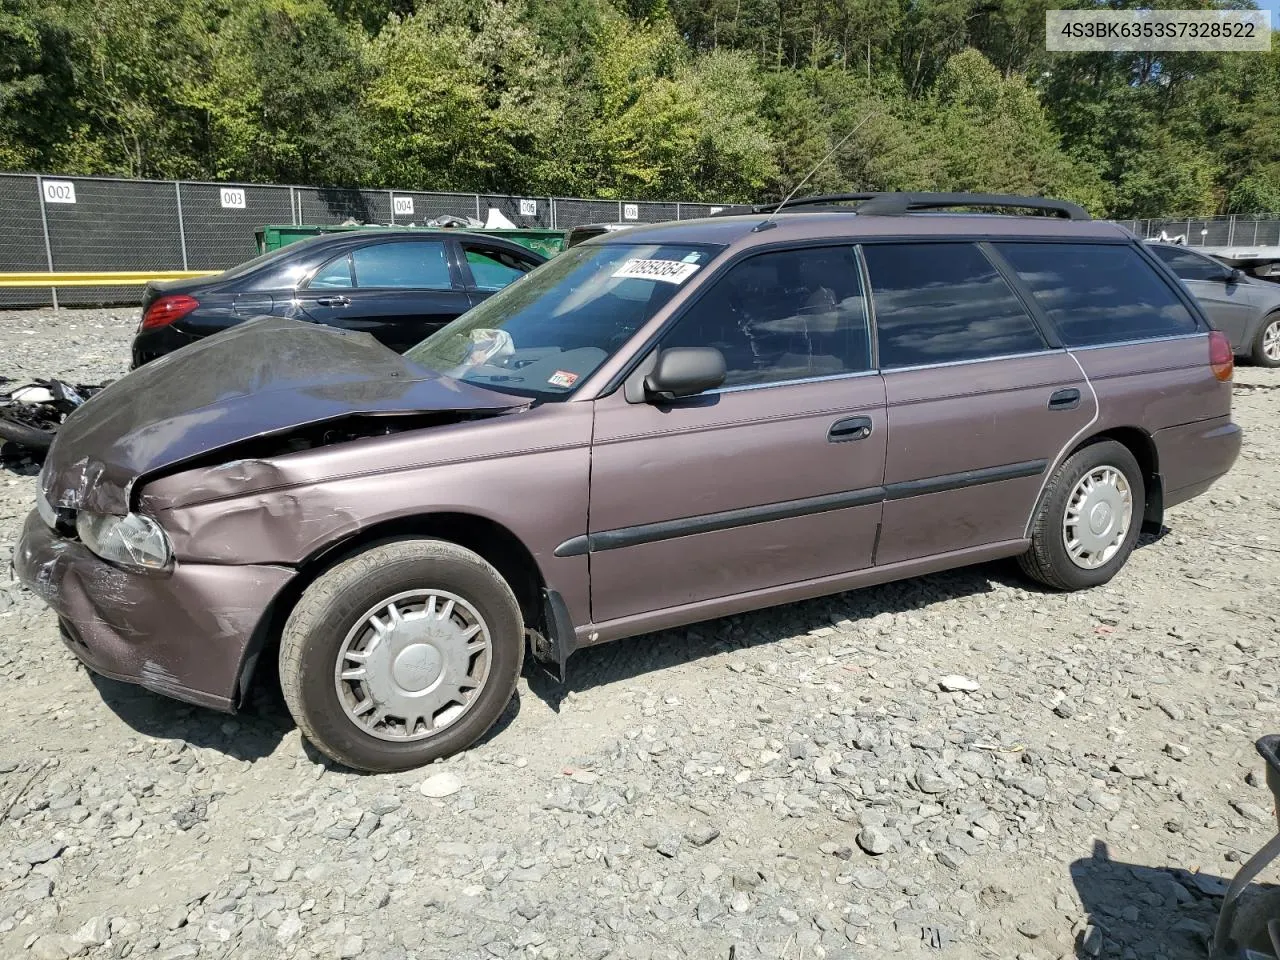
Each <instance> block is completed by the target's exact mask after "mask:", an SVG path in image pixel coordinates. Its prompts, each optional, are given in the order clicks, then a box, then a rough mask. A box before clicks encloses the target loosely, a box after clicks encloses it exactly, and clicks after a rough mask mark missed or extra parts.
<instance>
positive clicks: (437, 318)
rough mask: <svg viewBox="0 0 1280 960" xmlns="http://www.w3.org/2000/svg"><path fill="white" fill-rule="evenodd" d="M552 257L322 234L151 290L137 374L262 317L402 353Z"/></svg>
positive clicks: (425, 236) (386, 236)
mask: <svg viewBox="0 0 1280 960" xmlns="http://www.w3.org/2000/svg"><path fill="white" fill-rule="evenodd" d="M546 259H547V258H546V257H544V256H542V255H541V254H539V253H537V252H535V251H533V250H530V249H528V248H527V247H524V246H521V245H520V244H518V243H515V242H513V241H510V240H503V239H501V238H499V237H491V236H480V235H476V234H467V233H461V232H459V231H456V230H449V231H447V232H446V231H433V230H414V231H406V230H360V231H353V232H348V233H335V234H322V235H320V236H317V237H312V238H308V239H306V240H300V241H298V242H296V243H292V244H290V245H289V246H287V247H283V248H281V249H279V250H275V251H272V252H270V253H266V254H263V255H262V256H260V257H257V258H255V259H253V260H250V261H248V262H247V263H242V264H241V265H240V266H238V267H234V268H233V269H231V270H227V271H224V272H223V273H219V274H217V275H216V276H211V277H202V278H199V279H196V280H168V281H163V282H152V283H149V284H147V286H146V287H145V288H144V290H143V293H142V321H141V323H140V324H139V325H138V332H137V335H136V336H135V337H134V339H133V366H134V367H140V366H142V364H144V363H146V362H148V361H150V360H154V359H155V358H156V357H160V356H164V355H165V354H166V353H170V352H172V351H174V350H176V349H178V348H179V347H183V346H186V345H187V344H190V343H194V342H195V341H197V340H199V339H200V338H202V337H207V336H209V335H210V334H213V333H219V332H220V331H222V330H225V329H227V328H228V327H232V326H235V325H236V324H238V323H243V322H244V321H245V320H248V319H250V318H252V317H257V316H262V315H274V316H280V317H292V318H294V319H297V320H306V321H310V322H312V323H320V324H324V325H325V326H330V327H338V328H340V329H343V330H359V331H364V332H365V333H369V334H372V335H373V337H375V338H376V339H377V340H379V341H380V342H382V343H385V344H386V345H387V346H388V347H390V348H391V349H392V350H396V351H404V350H407V349H408V348H409V347H411V346H413V345H414V344H415V343H417V342H418V341H419V340H421V339H423V338H424V337H426V336H427V335H429V334H431V333H434V332H435V331H436V330H438V329H440V328H441V327H442V326H444V325H445V324H446V323H448V322H449V321H450V320H452V319H453V318H454V317H457V316H459V315H461V314H463V313H466V312H467V311H468V310H470V309H471V308H472V307H473V306H475V305H476V304H477V303H480V302H481V301H482V300H484V299H485V298H486V297H489V296H490V295H492V294H493V293H495V292H496V291H498V290H501V289H502V288H503V287H505V286H506V285H507V284H509V283H511V282H512V281H513V280H515V279H517V278H519V277H522V276H524V274H526V273H528V272H529V271H530V270H532V269H533V268H534V267H536V266H538V265H539V264H541V263H543V262H545V261H546Z"/></svg>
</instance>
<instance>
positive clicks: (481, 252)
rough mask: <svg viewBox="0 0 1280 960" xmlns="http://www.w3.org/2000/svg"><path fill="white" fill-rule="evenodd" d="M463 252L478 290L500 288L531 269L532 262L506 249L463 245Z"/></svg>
mask: <svg viewBox="0 0 1280 960" xmlns="http://www.w3.org/2000/svg"><path fill="white" fill-rule="evenodd" d="M463 252H464V253H465V254H466V257H467V266H469V267H470V268H471V277H472V279H474V280H475V282H476V288H477V289H479V290H501V289H502V288H503V287H505V286H506V285H507V284H509V283H514V282H515V281H516V280H519V279H520V278H521V277H523V276H524V275H525V274H526V273H528V272H529V271H530V270H532V269H533V264H531V263H529V262H528V261H527V260H520V259H518V258H517V257H515V256H514V255H512V254H511V253H510V252H509V251H506V250H497V249H493V248H485V247H472V246H464V247H463Z"/></svg>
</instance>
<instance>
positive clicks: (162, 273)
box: [0, 270, 220, 288]
mask: <svg viewBox="0 0 1280 960" xmlns="http://www.w3.org/2000/svg"><path fill="white" fill-rule="evenodd" d="M219 272H220V271H218V270H112V271H106V272H100V273H61V272H59V273H0V288H3V287H126V286H129V287H131V286H139V287H140V286H142V285H143V284H145V283H149V282H150V281H152V280H189V279H191V278H193V277H211V276H213V275H214V274H216V273H219Z"/></svg>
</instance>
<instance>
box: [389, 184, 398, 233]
mask: <svg viewBox="0 0 1280 960" xmlns="http://www.w3.org/2000/svg"><path fill="white" fill-rule="evenodd" d="M387 202H388V203H390V204H391V225H392V226H393V227H394V226H395V224H396V192H395V191H394V190H388V191H387Z"/></svg>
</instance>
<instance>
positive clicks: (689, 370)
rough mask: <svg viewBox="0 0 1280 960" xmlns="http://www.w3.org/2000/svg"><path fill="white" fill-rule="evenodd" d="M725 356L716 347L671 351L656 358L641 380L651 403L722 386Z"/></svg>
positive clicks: (683, 348)
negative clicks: (648, 372) (651, 369)
mask: <svg viewBox="0 0 1280 960" xmlns="http://www.w3.org/2000/svg"><path fill="white" fill-rule="evenodd" d="M724 376H725V367H724V354H722V353H721V352H720V351H719V350H717V349H715V347H672V348H670V349H668V350H663V351H661V352H660V353H659V354H658V360H657V363H655V364H654V367H653V371H652V372H651V373H650V374H649V375H648V376H647V377H645V378H644V392H645V398H646V399H647V400H649V401H650V402H654V401H668V400H676V399H679V398H680V397H692V396H696V395H697V394H699V393H702V392H703V391H704V390H711V389H713V388H715V387H718V386H720V384H722V383H724Z"/></svg>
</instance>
